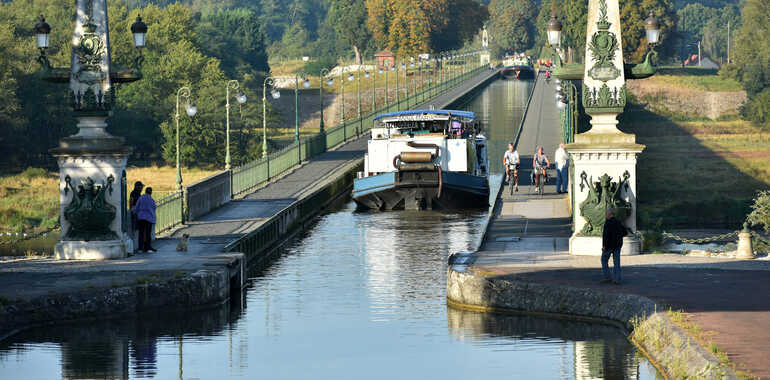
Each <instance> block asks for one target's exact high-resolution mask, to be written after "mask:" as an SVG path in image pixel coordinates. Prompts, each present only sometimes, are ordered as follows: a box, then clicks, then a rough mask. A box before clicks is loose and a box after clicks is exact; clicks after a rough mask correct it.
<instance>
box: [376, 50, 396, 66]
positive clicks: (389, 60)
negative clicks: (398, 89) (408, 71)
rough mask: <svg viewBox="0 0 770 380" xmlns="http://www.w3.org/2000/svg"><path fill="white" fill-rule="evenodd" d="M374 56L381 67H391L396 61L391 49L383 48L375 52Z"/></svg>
mask: <svg viewBox="0 0 770 380" xmlns="http://www.w3.org/2000/svg"><path fill="white" fill-rule="evenodd" d="M374 58H375V59H376V60H377V67H378V68H380V69H390V68H391V67H393V62H395V59H396V58H395V56H393V53H392V52H391V51H390V50H383V51H379V52H377V53H374Z"/></svg>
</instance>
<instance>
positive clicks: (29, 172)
mask: <svg viewBox="0 0 770 380" xmlns="http://www.w3.org/2000/svg"><path fill="white" fill-rule="evenodd" d="M19 175H20V176H21V177H24V178H26V179H32V178H38V177H45V175H46V171H45V169H42V168H27V169H26V170H24V171H23V172H21V174H19Z"/></svg>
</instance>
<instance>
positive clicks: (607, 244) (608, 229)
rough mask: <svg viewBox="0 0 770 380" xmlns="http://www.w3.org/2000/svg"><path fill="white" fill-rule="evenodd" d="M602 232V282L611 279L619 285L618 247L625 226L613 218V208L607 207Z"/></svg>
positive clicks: (620, 246)
mask: <svg viewBox="0 0 770 380" xmlns="http://www.w3.org/2000/svg"><path fill="white" fill-rule="evenodd" d="M605 219H606V221H605V222H604V232H603V233H602V271H603V272H604V279H603V280H602V281H601V282H603V283H606V282H610V281H612V282H613V283H615V284H616V285H620V248H622V247H623V237H624V236H626V234H627V232H626V227H625V226H623V224H622V223H620V221H619V220H617V219H616V218H615V210H613V209H608V210H607V213H606V214H605ZM610 255H612V276H610V266H609V263H608V262H609V260H610Z"/></svg>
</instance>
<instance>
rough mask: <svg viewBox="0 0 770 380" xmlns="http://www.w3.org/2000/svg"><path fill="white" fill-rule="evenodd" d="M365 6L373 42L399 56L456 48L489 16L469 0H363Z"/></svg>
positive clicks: (479, 5)
mask: <svg viewBox="0 0 770 380" xmlns="http://www.w3.org/2000/svg"><path fill="white" fill-rule="evenodd" d="M366 7H367V12H368V18H367V25H368V26H369V29H370V30H371V31H372V34H373V36H374V39H375V41H376V43H377V45H379V47H387V48H389V49H391V50H393V51H394V52H395V53H396V54H397V55H399V56H411V55H416V54H420V53H430V52H436V51H442V50H451V49H457V48H460V47H462V46H463V44H465V43H466V42H468V41H470V40H472V39H473V37H474V36H475V35H476V33H477V32H478V30H479V29H480V28H481V26H482V25H483V24H484V22H485V21H486V20H487V18H488V17H489V14H488V13H487V11H486V9H485V7H484V6H482V5H481V4H479V3H477V2H475V1H473V0H424V1H419V2H415V1H411V0H366Z"/></svg>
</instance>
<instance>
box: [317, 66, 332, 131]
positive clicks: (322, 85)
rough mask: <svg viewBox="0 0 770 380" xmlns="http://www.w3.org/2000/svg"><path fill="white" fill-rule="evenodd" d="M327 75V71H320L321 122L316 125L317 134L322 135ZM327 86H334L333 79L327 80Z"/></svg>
mask: <svg viewBox="0 0 770 380" xmlns="http://www.w3.org/2000/svg"><path fill="white" fill-rule="evenodd" d="M327 75H329V70H327V69H321V75H320V78H319V79H320V83H319V85H318V94H319V97H320V100H321V121H320V122H319V124H318V129H319V131H318V133H320V134H323V133H324V79H325V78H326V76H327ZM327 84H328V85H329V86H332V85H334V78H329V81H328V82H327Z"/></svg>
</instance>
